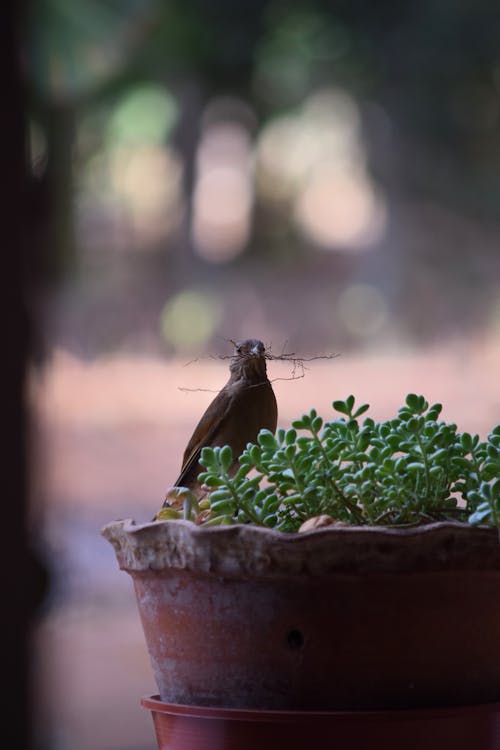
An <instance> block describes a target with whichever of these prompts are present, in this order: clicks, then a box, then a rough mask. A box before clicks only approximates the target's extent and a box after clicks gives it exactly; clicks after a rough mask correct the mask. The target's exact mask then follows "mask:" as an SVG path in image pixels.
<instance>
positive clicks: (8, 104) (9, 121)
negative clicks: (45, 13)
mask: <svg viewBox="0 0 500 750" xmlns="http://www.w3.org/2000/svg"><path fill="white" fill-rule="evenodd" d="M23 10H24V8H23V3H22V2H20V1H19V0H6V2H5V3H4V4H3V5H2V8H1V11H0V15H1V20H0V98H1V101H0V113H1V115H0V123H1V124H0V184H1V186H2V191H1V198H0V200H1V210H0V287H1V288H0V373H1V378H0V450H1V458H2V460H1V466H2V472H1V485H0V486H1V511H0V528H1V532H0V535H1V542H0V571H1V581H2V588H1V592H2V597H3V598H2V602H1V605H0V608H1V615H0V623H1V635H2V640H1V653H2V686H3V690H2V693H3V695H4V698H3V699H2V709H3V710H2V714H3V717H4V719H3V722H2V746H4V747H11V748H16V750H25V749H26V750H27V749H28V748H31V747H32V744H31V742H32V738H31V717H32V714H31V704H30V700H31V696H30V686H29V663H28V662H29V658H28V651H29V638H30V623H31V620H32V617H33V615H34V612H35V609H36V605H37V603H38V602H39V601H40V599H41V597H42V595H43V589H44V583H43V576H41V575H40V573H41V568H40V567H39V566H38V565H37V564H36V563H35V560H34V558H33V557H32V556H31V554H30V546H29V540H28V532H27V504H28V502H27V498H28V460H27V450H26V432H27V419H28V415H27V406H26V374H27V363H28V356H29V340H30V325H29V320H28V312H27V309H28V306H27V289H28V286H27V279H28V274H29V272H30V267H32V266H31V260H32V258H31V257H30V256H31V253H33V250H34V247H35V242H36V237H35V232H34V230H33V222H32V221H31V213H32V190H31V184H30V173H29V165H28V161H27V142H26V112H25V97H24V89H23V82H22V74H21V57H22V56H21V48H20V41H19V33H20V22H21V19H22V11H23ZM5 701H6V702H5Z"/></svg>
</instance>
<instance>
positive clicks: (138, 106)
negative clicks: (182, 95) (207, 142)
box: [108, 84, 178, 145]
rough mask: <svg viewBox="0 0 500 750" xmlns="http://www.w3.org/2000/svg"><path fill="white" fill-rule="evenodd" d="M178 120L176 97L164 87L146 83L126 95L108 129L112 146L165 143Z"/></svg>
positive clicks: (114, 113) (112, 117)
mask: <svg viewBox="0 0 500 750" xmlns="http://www.w3.org/2000/svg"><path fill="white" fill-rule="evenodd" d="M177 117H178V108H177V104H176V101H175V99H174V98H173V96H172V95H171V94H170V93H169V92H168V91H167V90H166V89H165V88H163V87H162V86H158V85H154V84H147V85H143V86H139V87H137V88H135V89H132V91H129V92H127V94H126V95H125V96H124V97H123V99H122V100H121V101H120V102H119V103H118V105H117V107H116V109H115V111H114V112H113V115H112V116H111V119H110V122H109V127H108V140H109V142H110V144H117V143H129V144H146V143H147V144H157V145H158V144H162V143H164V142H165V141H166V139H167V138H168V136H169V134H170V132H171V131H172V128H173V127H174V125H175V123H176V121H177Z"/></svg>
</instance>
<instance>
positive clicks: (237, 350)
mask: <svg viewBox="0 0 500 750" xmlns="http://www.w3.org/2000/svg"><path fill="white" fill-rule="evenodd" d="M265 354H266V348H265V346H264V344H263V343H262V341H259V339H245V341H241V342H239V343H237V344H236V345H235V347H234V352H233V357H232V359H231V365H230V370H231V372H232V373H235V374H244V375H245V376H246V377H251V376H252V375H260V376H265V375H266V356H265Z"/></svg>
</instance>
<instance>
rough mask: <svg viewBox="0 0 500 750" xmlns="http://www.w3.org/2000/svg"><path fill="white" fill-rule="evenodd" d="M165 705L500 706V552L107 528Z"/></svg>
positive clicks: (465, 532)
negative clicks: (132, 591)
mask: <svg viewBox="0 0 500 750" xmlns="http://www.w3.org/2000/svg"><path fill="white" fill-rule="evenodd" d="M103 535H104V536H105V537H106V538H107V539H108V540H109V541H110V542H111V543H112V544H113V545H114V547H115V550H116V555H117V558H118V561H119V564H120V567H121V568H122V569H124V570H126V571H127V572H128V573H130V575H131V576H132V578H133V581H134V586H135V592H136V596H137V602H138V607H139V612H140V615H141V619H142V624H143V627H144V632H145V636H146V642H147V646H148V649H149V654H150V657H151V663H152V667H153V671H154V675H155V679H156V682H157V685H158V690H159V693H160V697H161V700H162V701H165V702H167V703H170V704H171V703H176V704H185V705H191V706H212V707H225V708H231V707H232V708H246V709H256V708H258V709H267V710H274V711H276V710H294V711H311V710H315V711H319V710H322V711H339V710H348V711H349V710H354V711H361V710H364V711H366V710H391V709H412V708H426V709H428V708H436V707H448V706H459V705H469V704H480V703H494V702H497V701H499V700H500V544H499V540H498V534H497V532H496V531H495V530H493V529H487V528H470V527H468V526H466V525H463V524H458V523H438V524H432V525H429V526H425V527H419V528H413V529H407V530H404V531H402V530H391V529H386V528H368V527H362V528H361V527H360V528H355V527H343V528H337V527H332V526H330V527H326V528H322V529H319V530H316V531H311V532H308V533H305V534H283V533H279V532H274V531H272V530H268V529H262V528H256V527H251V526H226V527H215V528H214V527H212V528H207V527H205V528H204V527H203V526H195V525H194V524H192V523H190V522H184V521H165V522H160V523H153V524H145V525H141V526H136V525H134V523H133V522H132V521H129V520H127V521H120V522H116V523H113V524H110V525H108V526H107V527H106V528H105V529H104V530H103Z"/></svg>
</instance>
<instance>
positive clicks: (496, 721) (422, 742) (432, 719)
mask: <svg viewBox="0 0 500 750" xmlns="http://www.w3.org/2000/svg"><path fill="white" fill-rule="evenodd" d="M142 705H143V706H144V707H145V708H147V709H149V710H150V711H151V713H152V717H153V723H154V727H155V731H156V738H157V741H158V748H159V750H255V748H259V750H276V748H281V747H283V748H286V749H287V750H303V749H304V748H305V747H310V746H312V747H314V748H332V747H334V748H336V750H358V749H359V748H370V750H403V749H404V750H422V748H425V750H446V748H453V750H471V749H472V748H473V749H474V750H498V748H499V746H500V704H498V703H497V704H492V705H485V706H466V707H462V708H452V709H450V708H441V709H432V710H421V709H420V710H419V709H414V710H412V711H345V712H341V711H323V712H318V711H310V712H305V711H259V710H244V709H234V708H232V709H231V708H226V709H223V708H204V707H200V706H179V705H174V704H168V703H163V702H162V701H160V700H159V698H158V696H152V697H151V698H144V699H143V700H142Z"/></svg>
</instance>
